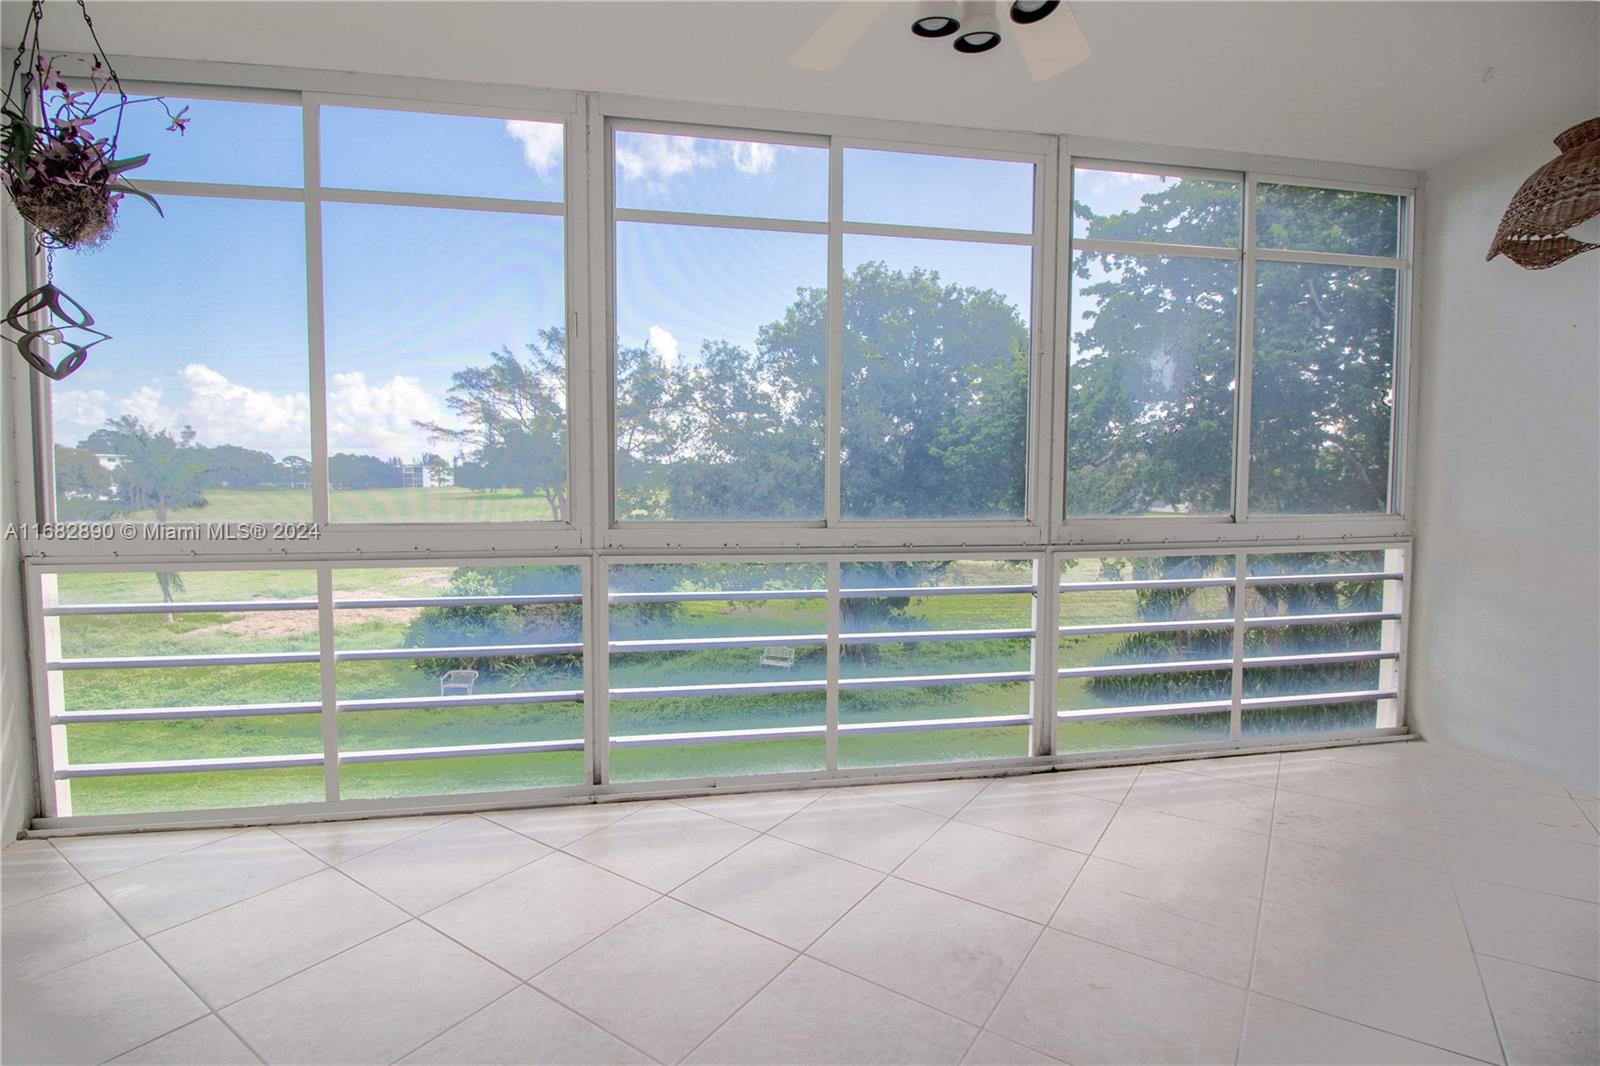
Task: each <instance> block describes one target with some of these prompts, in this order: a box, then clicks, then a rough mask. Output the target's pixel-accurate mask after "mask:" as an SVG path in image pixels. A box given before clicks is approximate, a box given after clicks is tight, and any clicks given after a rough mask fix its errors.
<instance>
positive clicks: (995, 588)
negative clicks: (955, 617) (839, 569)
mask: <svg viewBox="0 0 1600 1066" xmlns="http://www.w3.org/2000/svg"><path fill="white" fill-rule="evenodd" d="M1036 591H1038V588H1037V586H1034V585H929V586H920V585H897V586H889V587H884V588H849V589H840V590H839V598H840V599H842V600H877V599H883V598H885V597H889V596H895V597H900V596H909V597H917V598H921V597H923V596H995V595H1007V594H1020V593H1028V594H1030V595H1031V594H1033V593H1034V592H1036Z"/></svg>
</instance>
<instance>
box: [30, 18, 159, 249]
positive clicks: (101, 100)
mask: <svg viewBox="0 0 1600 1066" xmlns="http://www.w3.org/2000/svg"><path fill="white" fill-rule="evenodd" d="M78 9H79V10H80V11H81V12H82V13H83V20H84V23H85V24H86V25H87V26H88V27H89V32H90V35H91V37H92V38H93V39H94V43H95V54H94V55H93V57H92V58H91V59H90V60H89V61H88V64H87V65H88V72H87V74H86V75H85V76H84V81H85V82H86V83H87V88H82V89H75V88H73V87H72V85H71V84H70V83H69V82H68V81H67V79H66V77H65V76H64V75H63V74H62V73H61V71H60V70H59V69H58V68H57V67H56V61H55V60H54V59H52V58H50V57H47V56H45V55H44V54H43V53H42V52H41V50H40V47H39V26H40V23H41V22H42V21H43V19H44V3H43V0H34V3H33V6H32V9H31V11H30V12H29V16H28V23H27V25H25V26H24V28H23V38H22V41H21V43H19V44H18V46H17V54H16V58H15V59H14V60H13V61H12V64H11V78H10V80H9V81H8V82H7V84H6V96H5V106H4V123H5V126H4V130H3V132H0V144H3V145H4V152H5V155H4V158H3V160H0V184H4V186H5V189H6V191H7V192H8V193H10V194H11V200H12V202H13V203H14V204H16V205H17V210H18V211H19V212H21V214H22V217H23V218H25V219H27V220H28V221H29V222H31V223H32V224H33V226H34V229H35V230H36V231H37V233H38V236H39V240H40V243H41V244H44V245H46V246H47V247H53V248H82V247H91V246H94V245H97V244H101V243H103V242H104V241H105V240H106V239H107V238H109V237H110V236H111V233H112V231H113V230H114V229H115V228H116V219H117V207H118V205H119V204H120V203H121V201H122V198H123V197H124V196H128V195H132V196H137V197H140V198H141V199H143V200H145V201H147V202H148V203H149V204H150V205H151V206H153V207H154V208H155V209H156V211H157V212H158V213H159V212H160V211H161V205H160V204H158V203H156V201H155V198H154V197H152V196H150V195H149V194H148V193H146V192H144V191H142V190H140V189H138V188H136V187H135V186H134V185H133V184H132V183H131V182H129V181H128V178H127V174H128V172H129V171H131V170H135V169H137V168H138V167H141V166H143V165H144V164H145V163H147V162H148V161H149V159H150V156H149V154H148V153H146V154H144V155H137V156H130V157H128V158H126V159H119V158H118V157H117V138H118V136H119V135H120V134H121V132H122V113H123V110H124V109H126V108H128V107H132V106H135V105H138V104H159V105H160V106H161V107H162V108H163V109H165V110H166V112H167V118H168V120H169V123H168V126H167V129H168V130H172V131H176V132H178V133H180V134H181V133H182V132H183V131H184V130H185V129H186V128H187V127H188V124H189V119H188V117H187V116H186V114H185V112H186V111H187V110H188V109H187V108H184V109H183V110H181V111H178V112H176V113H174V112H173V111H172V109H171V108H170V107H168V106H167V102H166V101H165V100H163V99H162V98H161V97H159V96H150V97H143V98H140V99H132V100H130V99H129V98H128V94H127V93H126V92H124V91H123V88H122V81H121V79H119V78H118V77H117V72H116V70H114V69H113V68H112V66H111V63H110V61H109V60H108V59H107V58H106V56H105V53H104V52H103V50H101V48H100V40H99V37H98V36H95V35H94V24H93V22H91V21H90V19H89V12H88V9H87V8H85V7H84V4H83V0H78ZM36 103H37V109H36V108H35V104H36ZM107 127H110V128H109V130H107Z"/></svg>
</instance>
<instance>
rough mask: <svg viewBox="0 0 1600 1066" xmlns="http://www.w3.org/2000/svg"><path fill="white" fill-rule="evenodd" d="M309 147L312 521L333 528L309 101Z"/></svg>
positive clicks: (315, 150) (315, 107) (309, 103)
mask: <svg viewBox="0 0 1600 1066" xmlns="http://www.w3.org/2000/svg"><path fill="white" fill-rule="evenodd" d="M300 114H301V128H302V130H303V131H304V136H305V142H304V148H303V156H304V163H305V227H306V345H307V351H308V354H309V357H310V377H311V404H310V410H311V518H312V521H314V522H316V523H317V524H318V525H327V524H328V522H329V517H330V512H329V505H328V372H327V344H326V338H325V334H324V321H325V315H324V307H323V292H322V128H321V127H322V122H321V120H322V107H321V105H320V104H319V103H318V102H317V101H316V100H315V99H314V98H308V99H306V100H305V101H304V102H303V103H302V105H301V109H300Z"/></svg>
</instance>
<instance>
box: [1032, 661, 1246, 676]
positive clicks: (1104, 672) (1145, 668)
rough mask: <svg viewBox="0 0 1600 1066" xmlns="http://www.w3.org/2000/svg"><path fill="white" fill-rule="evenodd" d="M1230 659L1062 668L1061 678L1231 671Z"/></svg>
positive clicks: (1059, 672)
mask: <svg viewBox="0 0 1600 1066" xmlns="http://www.w3.org/2000/svg"><path fill="white" fill-rule="evenodd" d="M1231 669H1233V660H1232V659H1179V660H1174V661H1173V662H1170V663H1115V664H1111V665H1107V666H1063V667H1062V668H1061V669H1059V670H1057V671H1056V673H1057V674H1058V675H1059V676H1061V677H1137V676H1140V675H1142V674H1186V673H1192V672H1193V673H1199V672H1204V671H1207V670H1231Z"/></svg>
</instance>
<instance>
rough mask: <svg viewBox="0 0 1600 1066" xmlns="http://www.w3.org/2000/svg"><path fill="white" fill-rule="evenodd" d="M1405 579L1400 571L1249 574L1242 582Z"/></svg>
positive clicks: (1270, 582) (1279, 583)
mask: <svg viewBox="0 0 1600 1066" xmlns="http://www.w3.org/2000/svg"><path fill="white" fill-rule="evenodd" d="M1405 577H1406V575H1405V573H1404V572H1402V571H1400V570H1384V571H1382V572H1379V573H1342V574H1251V575H1250V576H1249V577H1246V578H1245V579H1244V582H1245V584H1246V585H1331V584H1334V583H1336V582H1362V581H1404V580H1405Z"/></svg>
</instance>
